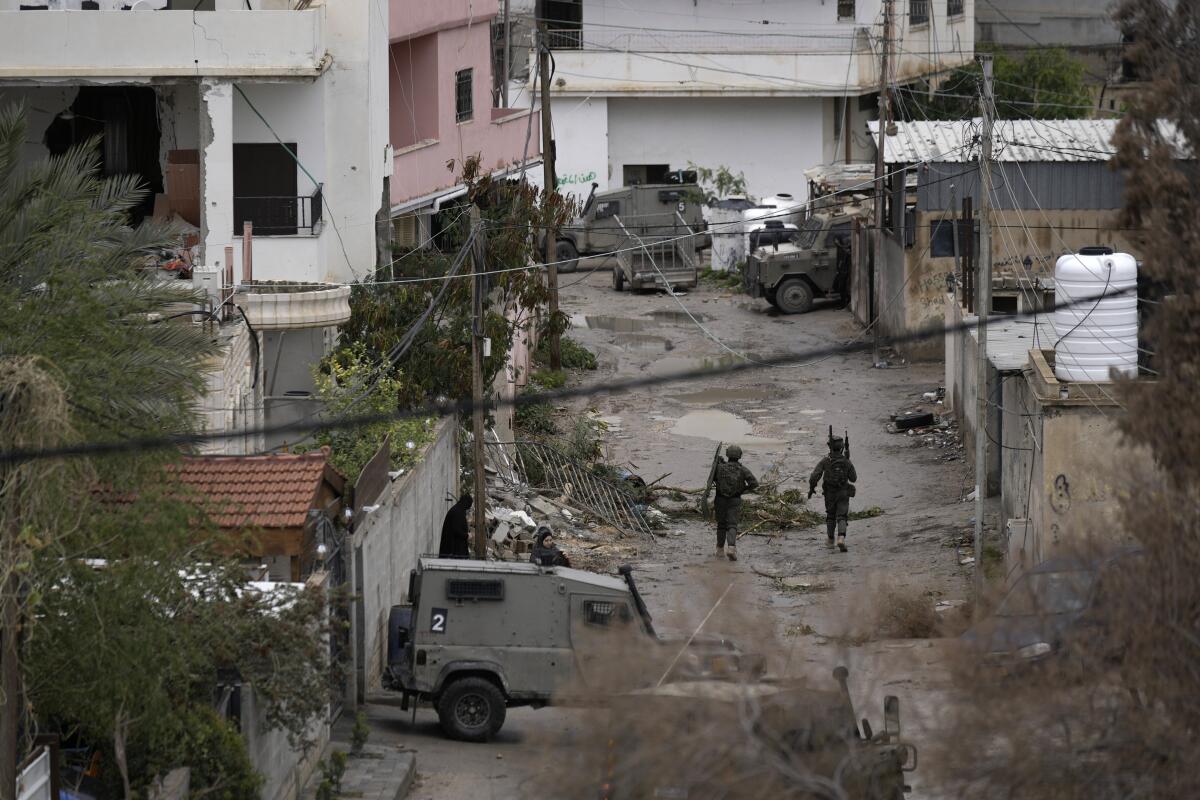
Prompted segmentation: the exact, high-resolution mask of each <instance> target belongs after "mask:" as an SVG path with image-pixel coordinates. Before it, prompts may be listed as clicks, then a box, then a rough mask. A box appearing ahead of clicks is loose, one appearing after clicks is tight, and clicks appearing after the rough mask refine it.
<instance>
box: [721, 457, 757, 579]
mask: <svg viewBox="0 0 1200 800" xmlns="http://www.w3.org/2000/svg"><path fill="white" fill-rule="evenodd" d="M725 458H726V459H727V460H726V461H722V462H721V463H719V464H717V467H716V480H715V481H714V482H715V483H716V488H717V496H716V500H715V502H714V503H713V510H714V511H715V512H716V517H717V552H716V555H717V557H718V558H719V557H720V556H722V555H726V556H728V557H729V560H730V561H737V532H738V524H739V522H740V521H741V517H742V494H743V493H744V492H753V491H755V490H756V489H758V478H755V477H754V473H753V472H751V471H750V470H748V469H746V467H745V466H743V465H742V462H741V458H742V448H740V447H738V446H737V445H736V444H731V445H729V447H726V448H725ZM726 545H728V549H726Z"/></svg>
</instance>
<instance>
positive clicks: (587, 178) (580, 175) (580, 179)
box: [558, 170, 596, 186]
mask: <svg viewBox="0 0 1200 800" xmlns="http://www.w3.org/2000/svg"><path fill="white" fill-rule="evenodd" d="M594 180H596V172H595V171H594V170H593V171H592V172H572V173H570V174H569V175H559V176H558V185H559V186H566V185H567V184H569V183H591V182H592V181H594Z"/></svg>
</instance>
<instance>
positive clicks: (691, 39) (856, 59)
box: [530, 0, 974, 198]
mask: <svg viewBox="0 0 1200 800" xmlns="http://www.w3.org/2000/svg"><path fill="white" fill-rule="evenodd" d="M892 5H893V25H892V37H893V39H892V46H891V48H890V53H891V56H892V65H891V67H890V69H889V72H890V73H891V76H890V83H892V84H893V85H894V84H903V83H905V82H908V81H911V80H913V79H914V78H916V77H919V76H924V75H928V74H931V73H938V72H943V71H946V70H949V69H952V68H954V67H958V66H961V65H963V64H966V63H969V62H970V61H971V59H972V58H973V55H974V3H973V0H897V2H894V3H893V4H892ZM542 13H543V14H544V15H545V17H546V20H547V26H548V28H549V35H548V38H549V44H550V47H551V49H552V51H553V56H554V59H553V62H554V67H553V69H554V74H553V76H552V82H551V84H552V85H551V91H552V96H553V100H554V107H553V121H554V138H555V142H556V145H557V147H556V174H557V178H558V183H559V187H560V189H561V190H562V191H565V192H568V193H573V194H576V195H578V196H580V197H583V196H586V194H587V192H588V190H589V189H590V185H591V184H592V183H596V184H598V185H599V188H600V189H601V190H604V189H607V188H613V187H618V186H625V185H630V184H633V183H653V182H656V181H657V180H661V179H662V176H663V175H665V174H666V173H668V172H670V171H673V170H679V169H685V168H687V167H688V166H689V164H696V165H699V166H703V167H709V168H716V167H718V166H722V165H724V166H727V167H729V168H730V169H731V170H732V171H733V172H734V173H735V174H736V173H738V172H741V173H744V175H745V177H746V182H747V189H748V192H749V193H750V194H751V195H752V196H754V197H766V196H770V195H773V194H775V193H777V192H786V193H789V194H792V195H793V196H795V197H797V198H805V197H806V196H807V194H808V182H807V179H806V178H805V176H804V170H806V169H808V168H810V167H812V166H814V165H817V164H823V163H831V162H835V161H855V160H867V159H869V158H870V157H871V154H872V153H873V149H872V147H871V145H870V142H869V141H868V140H867V138H866V136H865V135H864V134H863V123H864V122H865V121H866V120H867V119H873V118H875V116H876V97H877V95H876V94H875V92H876V91H877V89H878V84H879V69H880V54H881V43H882V38H883V37H882V33H883V3H882V0H837V1H836V2H834V1H830V2H823V0H764V2H762V3H756V4H754V6H753V8H751V7H749V6H746V5H745V4H734V3H718V2H711V0H708V1H706V2H692V0H631V1H630V2H617V1H616V0H581V2H574V1H571V2H565V1H564V2H550V1H548V2H546V3H545V4H544V10H543V11H542ZM533 74H534V70H532V69H531V70H530V75H531V78H532V77H533Z"/></svg>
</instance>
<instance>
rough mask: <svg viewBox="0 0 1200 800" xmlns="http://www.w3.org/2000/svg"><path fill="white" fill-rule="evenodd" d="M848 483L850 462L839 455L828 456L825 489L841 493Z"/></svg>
mask: <svg viewBox="0 0 1200 800" xmlns="http://www.w3.org/2000/svg"><path fill="white" fill-rule="evenodd" d="M849 483H850V461H849V459H847V458H846V457H845V456H844V455H842V454H841V453H835V454H833V455H831V456H829V464H827V465H826V467H825V488H826V489H833V490H835V491H841V490H842V489H844V488H846V486H847V485H848V484H849Z"/></svg>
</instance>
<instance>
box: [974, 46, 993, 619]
mask: <svg viewBox="0 0 1200 800" xmlns="http://www.w3.org/2000/svg"><path fill="white" fill-rule="evenodd" d="M979 62H980V64H981V65H982V66H983V95H982V96H981V97H980V101H979V109H980V115H981V116H982V117H983V132H982V135H983V148H982V151H981V152H980V155H979V253H978V254H977V256H976V257H977V258H978V261H977V262H976V263H977V264H978V265H979V277H978V279H977V280H976V281H975V293H976V298H977V299H976V301H975V313H976V314H977V320H978V322H977V328H976V330H977V335H978V336H979V353H978V360H977V362H976V364H975V366H976V376H975V393H976V398H975V597H976V598H977V599H978V598H979V597H982V596H983V505H984V504H983V500H984V495H986V494H987V414H988V390H987V378H988V357H987V333H988V331H987V325H988V313H989V312H990V311H991V310H992V228H991V207H992V197H991V194H992V108H993V103H992V57H991V56H990V55H982V56H979ZM976 605H977V607H978V604H976Z"/></svg>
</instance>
